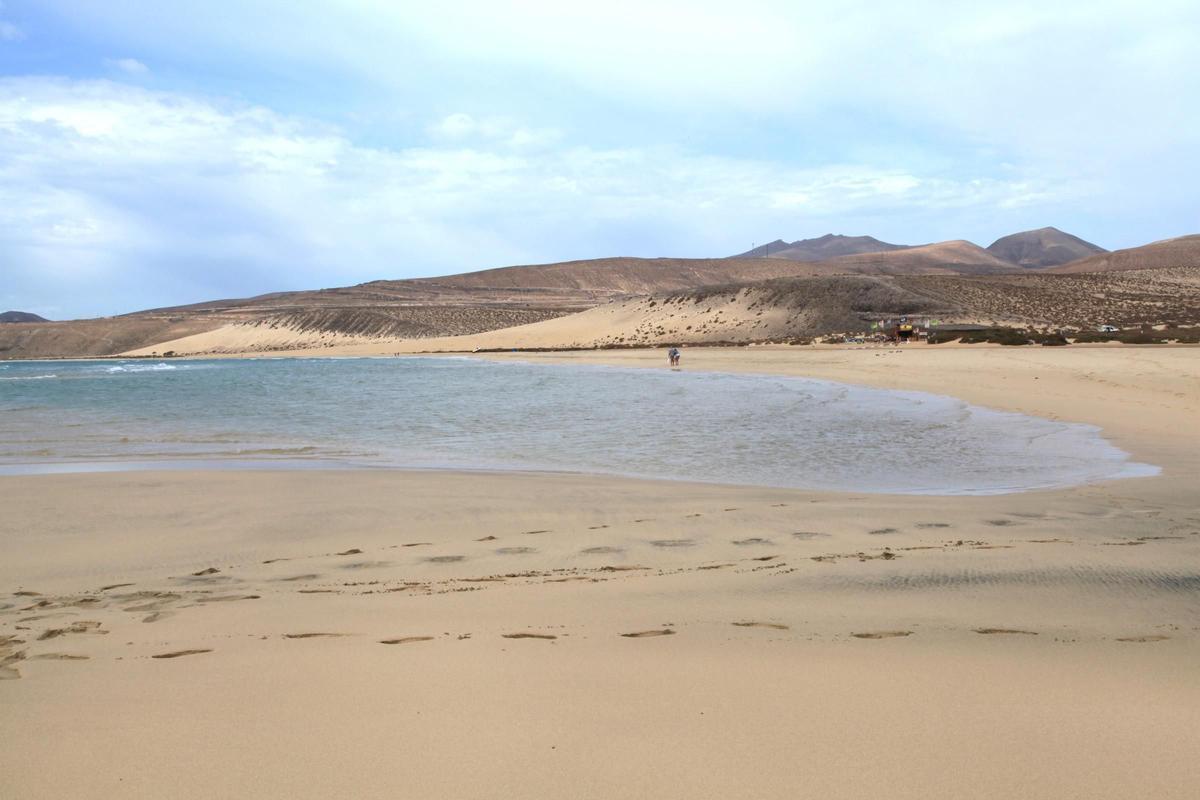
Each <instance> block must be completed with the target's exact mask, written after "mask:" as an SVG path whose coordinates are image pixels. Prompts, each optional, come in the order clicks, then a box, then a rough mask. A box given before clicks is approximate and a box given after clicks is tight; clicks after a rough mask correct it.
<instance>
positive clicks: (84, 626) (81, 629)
mask: <svg viewBox="0 0 1200 800" xmlns="http://www.w3.org/2000/svg"><path fill="white" fill-rule="evenodd" d="M70 633H95V634H101V635H103V634H106V633H108V631H102V630H100V623H99V622H97V621H95V620H80V621H79V622H72V623H71V624H70V625H68V626H66V627H65V628H47V629H46V630H44V631H42V634H41V636H38V641H39V642H41V641H45V640H46V639H57V638H58V637H59V636H66V635H67V634H70Z"/></svg>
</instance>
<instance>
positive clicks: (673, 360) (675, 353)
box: [667, 347, 679, 367]
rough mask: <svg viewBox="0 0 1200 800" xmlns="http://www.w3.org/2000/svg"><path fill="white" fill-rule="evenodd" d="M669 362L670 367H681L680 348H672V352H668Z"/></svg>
mask: <svg viewBox="0 0 1200 800" xmlns="http://www.w3.org/2000/svg"><path fill="white" fill-rule="evenodd" d="M667 361H668V362H669V363H670V365H671V366H672V367H678V366H679V348H678V347H672V348H671V349H670V350H668V351H667Z"/></svg>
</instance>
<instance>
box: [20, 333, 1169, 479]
mask: <svg viewBox="0 0 1200 800" xmlns="http://www.w3.org/2000/svg"><path fill="white" fill-rule="evenodd" d="M723 350H725V348H721V349H720V351H716V352H721V351H723ZM834 352H837V351H836V350H835V351H834ZM713 353H714V351H713V350H712V349H709V350H700V351H693V355H698V356H700V357H701V358H704V357H711V356H712V355H713ZM793 353H794V350H793V349H792V348H784V349H781V350H765V349H759V350H758V352H755V353H753V354H747V356H750V355H753V356H756V358H743V359H739V361H738V363H730V362H729V360H727V359H726V360H724V361H723V363H716V364H712V363H709V364H705V365H704V366H702V367H701V368H700V369H698V370H697V369H691V370H687V375H689V376H705V375H713V376H731V375H736V376H746V377H751V378H780V377H782V378H788V379H797V380H800V381H811V382H814V383H816V384H822V385H825V386H833V387H860V388H866V389H872V390H880V391H884V392H895V393H898V394H899V395H913V396H917V397H929V398H934V399H948V400H954V401H957V402H961V403H964V404H965V405H966V406H967V407H968V408H974V409H979V410H984V411H989V412H996V413H1012V414H1019V415H1022V416H1026V417H1032V418H1040V419H1043V420H1051V421H1055V422H1059V423H1062V424H1064V425H1072V426H1082V427H1087V428H1091V429H1092V431H1093V432H1094V433H1095V434H1096V435H1097V436H1098V437H1099V438H1100V439H1101V440H1102V441H1103V442H1105V443H1106V444H1109V445H1111V446H1112V447H1114V448H1116V449H1117V450H1118V451H1119V452H1120V454H1121V455H1122V456H1123V457H1124V460H1123V466H1122V468H1121V469H1120V471H1119V473H1117V474H1113V475H1110V476H1105V477H1100V478H1089V479H1084V480H1080V481H1077V482H1065V479H1063V481H1064V482H1057V481H1056V482H1053V483H1047V484H1044V485H1030V486H1022V487H1019V488H1004V487H995V488H990V489H983V488H975V489H971V488H965V489H958V490H954V491H946V490H939V489H937V488H932V487H930V488H922V489H916V488H914V489H907V490H888V489H881V490H875V489H870V488H854V487H848V488H836V487H832V486H820V485H816V486H804V485H795V486H789V485H787V484H771V483H763V482H754V481H749V480H747V481H727V480H720V479H706V480H699V481H697V480H694V479H691V480H689V478H688V477H687V476H686V475H682V474H679V475H666V474H661V475H655V474H642V473H637V472H633V471H618V470H610V471H603V470H601V471H593V470H589V469H588V468H587V467H586V466H584V465H580V466H572V467H566V466H563V467H552V466H548V465H539V464H535V463H530V464H521V465H516V464H514V465H505V464H495V465H489V464H478V463H477V464H462V463H459V464H455V463H445V464H436V463H425V464H421V463H403V462H402V461H397V462H394V463H385V462H384V461H383V460H379V461H374V460H372V459H370V458H368V459H366V460H363V459H349V460H345V459H340V458H337V457H336V456H335V457H329V458H324V457H309V456H302V457H301V456H298V457H295V458H279V459H270V458H268V459H254V458H242V457H234V456H224V455H221V454H213V455H211V456H205V455H199V456H194V457H188V456H182V457H178V458H175V457H171V456H163V457H160V458H142V457H139V456H133V457H130V458H121V457H116V458H113V459H111V460H106V459H98V460H91V461H88V460H82V459H71V458H69V457H68V458H66V459H65V460H62V461H45V462H33V463H28V464H15V463H13V464H3V465H0V476H3V475H36V474H45V473H51V474H78V473H93V472H121V471H139V472H153V471H156V470H166V471H180V470H207V469H213V470H252V471H263V470H267V471H269V470H275V469H278V470H284V471H290V470H314V469H315V470H321V469H329V470H344V469H350V470H355V469H360V470H379V469H383V470H388V469H391V470H399V471H432V472H441V473H447V472H461V473H479V474H506V473H513V474H528V475H533V476H536V475H539V474H569V475H581V476H593V477H597V478H603V477H618V478H626V479H634V480H648V481H665V482H668V483H691V482H696V483H699V484H701V485H723V486H743V487H763V488H792V489H797V490H801V491H824V492H834V493H837V492H840V493H856V492H857V493H861V492H866V493H868V494H881V495H888V494H898V495H909V496H925V497H958V496H990V495H1004V494H1019V493H1024V492H1038V491H1043V492H1044V491H1068V490H1071V489H1074V488H1079V487H1083V486H1088V485H1092V484H1096V483H1106V482H1111V481H1122V480H1128V479H1132V478H1148V477H1156V476H1158V475H1161V474H1162V473H1163V471H1164V470H1163V467H1162V466H1161V465H1159V464H1156V463H1152V462H1146V461H1143V460H1138V459H1136V454H1135V453H1134V452H1133V451H1131V450H1130V449H1128V448H1125V447H1119V446H1118V445H1116V444H1114V443H1113V442H1112V440H1111V438H1110V436H1111V434H1110V433H1109V431H1107V430H1106V429H1105V427H1104V426H1102V425H1097V424H1094V423H1092V422H1085V421H1079V420H1076V419H1069V418H1063V417H1062V416H1059V415H1057V414H1035V413H1030V412H1029V411H1025V410H1017V409H1015V408H1013V407H1012V406H1011V405H1009V406H1008V407H1005V406H999V407H998V406H997V405H982V404H978V403H974V402H972V401H970V400H968V399H965V398H964V397H963V396H962V395H963V393H962V392H957V391H955V387H950V388H949V389H943V390H942V391H931V390H929V389H927V388H920V389H914V388H909V387H908V386H907V385H905V382H899V383H897V382H894V381H878V380H875V381H871V380H862V379H861V378H862V376H860V375H855V376H850V377H846V376H844V375H838V376H836V377H830V376H827V375H820V376H818V375H814V374H812V370H810V369H806V366H808V365H807V364H806V363H805V361H804V360H803V359H796V358H788V356H791V355H793ZM884 353H886V355H883V354H880V356H881V357H884V358H890V357H893V356H896V355H900V354H901V353H902V351H899V350H896V349H890V348H889V349H886V350H885V351H884ZM659 354H660V351H658V350H640V349H639V350H631V351H625V353H624V354H623V357H620V358H617V357H612V356H611V355H608V354H607V353H595V352H587V353H586V354H579V353H572V354H563V353H560V352H554V353H541V354H536V356H535V357H531V356H534V354H529V353H512V354H495V353H489V354H480V355H445V354H419V355H410V354H404V355H398V356H396V355H373V356H349V355H343V356H327V358H330V359H331V360H338V359H347V360H354V359H359V358H372V359H380V360H388V359H393V358H399V359H412V358H433V359H456V360H461V359H467V358H473V359H476V360H478V361H484V362H491V363H521V364H528V365H531V366H552V367H557V366H566V367H587V368H611V369H617V370H624V371H629V370H643V369H654V368H655V367H656V366H657V367H658V368H661V366H660V365H656V364H654V363H653V362H652V361H651V359H653V358H655V357H656V356H658V355H659ZM764 356H766V358H764ZM780 356H781V357H780ZM246 358H247V360H257V359H256V358H254V357H246ZM188 360H190V361H203V360H206V359H201V358H192V359H188ZM214 360H217V359H214ZM266 360H285V359H273V358H272V359H266ZM92 361H96V360H95V359H79V360H77V362H78V363H89V362H92ZM675 371H679V370H675ZM952 392H953V393H952ZM796 466H797V467H799V466H800V465H798V464H797V465H796Z"/></svg>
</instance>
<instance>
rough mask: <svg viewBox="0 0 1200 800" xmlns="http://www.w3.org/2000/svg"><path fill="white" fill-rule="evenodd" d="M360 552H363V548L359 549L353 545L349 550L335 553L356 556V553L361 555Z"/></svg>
mask: <svg viewBox="0 0 1200 800" xmlns="http://www.w3.org/2000/svg"><path fill="white" fill-rule="evenodd" d="M360 553H362V550H359V549H358V548H357V547H351V548H350V549H349V550H343V551H342V552H340V553H336V554H335V555H339V556H356V555H359V554H360Z"/></svg>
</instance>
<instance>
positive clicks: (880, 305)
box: [129, 267, 1200, 355]
mask: <svg viewBox="0 0 1200 800" xmlns="http://www.w3.org/2000/svg"><path fill="white" fill-rule="evenodd" d="M908 314H914V315H915V314H919V315H924V316H931V317H937V318H939V319H940V320H941V321H942V322H944V323H949V322H965V323H972V324H986V325H1009V326H1018V327H1023V326H1034V327H1040V328H1053V329H1057V328H1059V327H1072V328H1075V329H1090V328H1094V327H1096V326H1098V325H1103V324H1115V325H1120V326H1128V327H1134V326H1138V325H1143V324H1148V325H1162V324H1166V323H1170V324H1174V325H1180V326H1195V325H1198V324H1200V267H1198V268H1184V269H1161V270H1141V271H1120V272H1104V273H1087V274H1078V275H1044V274H1019V275H995V276H972V277H964V276H953V275H944V276H943V275H900V276H888V277H875V276H851V275H847V276H833V277H817V278H784V279H777V280H773V281H764V282H758V283H752V284H744V285H731V286H715V287H708V288H705V289H700V290H693V291H684V292H671V293H661V294H656V295H651V296H645V297H635V298H630V299H625V300H617V301H612V302H609V303H605V304H603V305H600V306H597V307H595V308H591V309H588V310H586V311H582V312H578V313H575V314H569V315H564V316H559V317H555V318H553V319H550V320H544V321H541V322H536V323H531V324H528V325H519V326H514V327H510V328H503V329H498V330H492V331H486V332H482V333H478V334H471V335H466V336H456V337H436V336H435V337H428V338H421V339H406V338H403V337H397V336H377V337H370V336H346V335H341V334H338V333H330V332H326V331H322V330H320V329H311V330H306V331H299V330H295V329H291V328H285V327H278V328H271V327H266V326H262V325H234V326H229V327H226V328H221V329H218V330H214V331H210V332H206V333H202V334H198V335H193V336H190V337H185V338H181V339H176V340H172V341H168V342H165V343H162V344H158V345H156V346H154V347H150V348H142V349H139V350H134V351H130V353H129V354H130V355H151V354H155V353H157V354H161V353H163V352H165V351H167V350H171V351H174V352H176V353H178V354H186V355H201V354H218V355H224V354H236V353H254V352H268V351H271V352H282V351H289V350H292V351H311V352H323V351H324V352H335V351H337V352H341V351H342V350H343V349H344V350H345V351H346V352H358V353H371V352H373V353H394V352H414V351H415V352H436V351H457V352H462V351H472V350H495V349H513V348H518V349H530V348H532V349H545V348H588V347H614V346H616V347H622V346H633V345H657V344H665V343H688V344H704V343H722V342H735V343H737V342H740V343H745V342H770V341H792V340H796V339H802V338H804V337H812V336H817V335H823V334H829V333H852V332H860V331H864V330H867V329H868V328H869V327H870V325H871V322H872V321H873V320H879V319H883V318H888V317H895V316H898V315H908Z"/></svg>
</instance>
